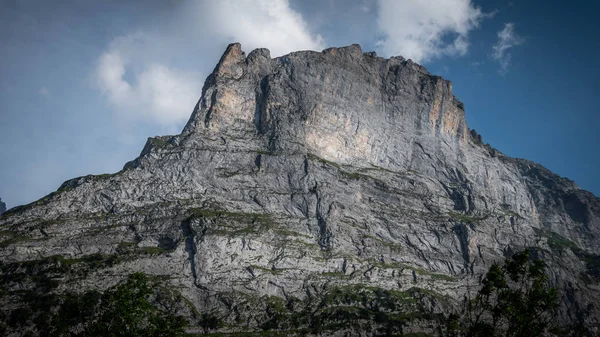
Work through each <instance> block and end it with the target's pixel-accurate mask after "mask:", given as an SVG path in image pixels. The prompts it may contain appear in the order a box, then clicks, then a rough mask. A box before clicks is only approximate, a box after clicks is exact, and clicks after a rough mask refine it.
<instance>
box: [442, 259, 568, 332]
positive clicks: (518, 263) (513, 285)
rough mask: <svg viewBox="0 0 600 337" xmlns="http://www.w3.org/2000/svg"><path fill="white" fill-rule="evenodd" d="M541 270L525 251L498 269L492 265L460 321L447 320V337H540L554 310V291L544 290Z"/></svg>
mask: <svg viewBox="0 0 600 337" xmlns="http://www.w3.org/2000/svg"><path fill="white" fill-rule="evenodd" d="M544 269H545V263H544V262H543V261H541V260H535V261H531V260H530V258H529V249H526V250H524V251H522V252H519V253H516V254H514V255H513V256H512V257H511V258H508V259H506V260H505V262H504V265H502V266H500V265H499V264H497V263H495V264H493V265H492V266H491V267H490V269H489V271H488V272H487V274H486V275H485V277H484V279H483V281H482V285H483V286H482V288H481V290H480V291H479V292H478V293H477V295H476V297H475V298H474V299H472V300H470V301H468V302H467V307H466V312H465V313H464V314H463V315H462V317H461V315H456V314H455V315H452V316H451V317H450V319H449V320H448V325H447V332H448V336H452V337H458V336H464V337H480V336H481V337H483V336H485V337H495V336H505V337H538V336H544V335H545V334H546V333H547V332H549V330H550V329H551V328H552V324H551V323H552V320H553V319H554V318H555V317H556V309H557V308H558V291H557V289H556V288H553V287H549V286H548V277H547V276H546V274H545V273H544Z"/></svg>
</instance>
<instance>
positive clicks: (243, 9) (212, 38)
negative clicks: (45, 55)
mask: <svg viewBox="0 0 600 337" xmlns="http://www.w3.org/2000/svg"><path fill="white" fill-rule="evenodd" d="M151 29H152V28H149V29H147V30H146V31H144V30H138V31H137V32H133V33H131V34H128V35H125V36H121V37H117V38H115V39H114V40H113V41H112V42H111V43H110V45H109V46H108V47H107V48H106V50H104V51H103V53H102V54H101V55H100V56H99V57H98V60H97V63H96V66H95V69H94V76H93V77H94V82H95V84H96V87H97V88H98V89H99V90H100V92H101V93H102V94H103V95H104V96H105V97H106V98H107V99H108V100H109V101H110V103H111V104H112V105H113V106H114V107H115V110H116V112H118V115H119V116H122V117H130V118H131V117H133V118H138V119H145V120H149V121H152V122H154V123H158V124H160V125H162V126H164V127H169V129H171V130H172V129H173V127H174V126H179V125H181V124H182V123H183V122H185V121H186V120H187V119H188V118H189V116H190V114H191V112H192V109H193V107H194V105H195V103H196V102H197V100H198V99H199V98H200V94H201V89H202V83H203V81H204V77H202V76H200V75H199V74H198V72H196V71H192V70H190V67H193V68H194V69H199V68H201V67H204V69H203V70H204V71H207V69H212V66H214V64H215V63H216V61H217V60H218V58H217V59H215V58H213V57H211V53H212V52H211V51H214V50H220V51H221V52H223V51H225V46H226V45H227V44H228V43H230V42H234V41H237V42H240V43H242V46H243V48H244V50H246V51H250V50H252V49H254V48H259V47H266V48H269V49H270V50H271V56H280V55H283V54H286V53H289V52H292V51H296V50H302V49H317V50H321V49H323V48H324V41H323V39H322V38H321V36H320V35H318V34H312V33H311V32H310V31H309V29H308V26H307V24H306V22H305V21H304V19H303V18H302V16H301V15H300V14H299V13H297V12H296V11H294V10H293V9H292V8H291V7H290V5H289V3H288V1H287V0H257V1H251V0H218V1H217V0H213V1H202V2H201V1H189V2H186V3H182V4H181V7H180V12H178V14H175V16H173V17H171V19H170V20H169V26H167V27H164V28H162V29H161V30H160V31H155V32H153V33H149V32H150V31H151ZM182 55H185V56H184V57H182ZM189 55H196V57H194V58H193V59H194V62H191V64H187V68H178V67H174V66H173V64H174V63H173V61H172V60H173V59H175V60H177V59H178V58H179V59H188V60H189V59H190V56H189ZM167 60H168V61H167ZM177 64H178V65H179V66H181V64H180V63H177Z"/></svg>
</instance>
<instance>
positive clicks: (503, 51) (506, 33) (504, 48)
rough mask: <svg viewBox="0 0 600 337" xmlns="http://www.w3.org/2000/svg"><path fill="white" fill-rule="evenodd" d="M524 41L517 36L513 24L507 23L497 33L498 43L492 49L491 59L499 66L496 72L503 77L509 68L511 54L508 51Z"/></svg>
mask: <svg viewBox="0 0 600 337" xmlns="http://www.w3.org/2000/svg"><path fill="white" fill-rule="evenodd" d="M523 42H524V39H523V38H521V37H520V36H519V35H517V32H516V31H515V24H514V23H512V22H508V23H506V24H504V28H503V29H502V30H501V31H499V32H498V42H496V44H494V46H493V47H492V50H493V52H492V59H494V60H495V61H496V62H498V63H499V64H500V69H499V70H498V72H499V73H500V74H501V75H505V74H506V73H507V72H508V68H509V67H510V62H511V59H512V54H511V53H510V49H511V48H513V47H515V46H518V45H520V44H522V43H523Z"/></svg>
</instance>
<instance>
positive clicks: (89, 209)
mask: <svg viewBox="0 0 600 337" xmlns="http://www.w3.org/2000/svg"><path fill="white" fill-rule="evenodd" d="M599 218H600V200H599V199H598V198H596V197H595V196H594V195H593V194H591V193H589V192H587V191H583V190H581V189H580V188H579V187H578V186H576V185H575V184H574V183H573V182H572V181H570V180H568V179H565V178H561V177H559V176H557V175H555V174H553V173H552V172H550V171H548V170H547V169H545V168H543V167H541V166H540V165H538V164H535V163H533V162H530V161H527V160H523V159H514V158H510V157H506V156H504V155H503V154H502V153H500V152H498V151H497V150H495V149H492V148H491V147H490V146H489V145H484V144H483V143H482V141H481V136H479V135H478V134H477V133H476V132H474V131H473V132H470V130H469V129H468V127H467V124H466V121H465V113H464V107H463V104H462V103H461V102H460V101H459V100H457V99H456V98H455V97H454V95H453V94H452V85H451V83H450V82H449V81H447V80H444V79H443V78H441V77H439V76H434V75H431V74H429V73H428V72H427V70H425V69H424V68H423V67H422V66H420V65H418V64H416V63H413V62H412V61H410V60H405V59H403V58H402V57H392V58H391V59H384V58H380V57H377V56H376V55H375V54H374V53H363V52H362V51H361V49H360V47H359V46H358V45H352V46H349V47H343V48H331V49H326V50H324V51H323V52H314V51H302V52H295V53H291V54H289V55H285V56H282V57H278V58H274V59H272V58H271V57H270V55H269V51H268V50H266V49H257V50H254V51H252V52H251V53H250V54H248V55H247V56H246V55H245V54H244V52H243V51H242V50H241V46H240V45H239V44H232V45H230V46H229V47H228V48H227V50H226V52H225V54H224V55H223V56H222V58H221V60H220V61H219V63H218V64H217V66H216V67H215V70H214V71H213V73H212V74H211V75H210V76H209V77H208V78H207V79H206V82H205V85H204V88H203V90H202V96H201V98H200V100H199V102H198V104H197V105H196V107H195V109H194V111H193V113H192V116H191V118H190V120H189V122H188V123H187V125H186V126H185V128H184V130H183V132H182V133H181V134H180V135H176V136H163V137H154V138H150V139H149V140H148V142H147V144H146V146H145V147H144V149H143V150H142V153H141V155H140V156H139V157H138V158H137V159H135V160H134V161H132V162H129V163H127V164H126V165H125V167H124V169H123V170H122V171H120V172H118V173H116V174H112V175H101V176H85V177H79V178H75V179H72V180H69V181H67V182H65V183H64V184H63V185H62V186H61V187H60V188H59V189H58V190H57V191H56V192H54V193H52V194H50V195H49V196H47V197H44V198H42V199H40V200H38V201H36V202H35V203H33V204H30V205H27V206H21V207H17V208H13V209H11V210H9V211H8V212H7V213H6V214H4V215H3V216H2V217H1V218H0V231H2V233H3V234H2V239H1V240H2V241H0V257H1V259H2V261H4V263H3V264H2V275H3V276H5V279H11V280H12V281H10V282H6V285H5V286H4V287H5V289H7V291H8V293H9V294H14V295H11V296H10V297H3V298H1V299H0V301H4V302H6V303H8V301H10V303H11V304H10V305H6V306H3V309H0V310H5V311H6V312H8V310H13V309H14V308H17V307H18V306H19V305H22V303H24V302H23V299H22V298H20V297H19V296H17V295H16V294H17V293H16V290H19V289H20V290H23V289H25V290H27V291H30V292H33V293H35V292H40V291H45V292H51V293H61V292H65V291H68V290H73V289H76V290H78V291H84V290H86V289H90V288H100V289H104V288H107V287H109V286H110V285H112V284H114V283H115V282H117V281H118V280H120V279H122V278H124V277H126V275H128V274H130V273H132V272H136V271H142V272H145V273H149V274H153V275H162V276H165V277H168V280H167V281H165V282H167V283H168V284H170V285H171V286H172V287H173V289H177V290H178V291H179V292H181V294H182V295H183V296H184V297H185V298H187V299H188V300H189V304H190V305H193V307H194V309H195V310H198V311H199V312H200V313H210V315H213V316H214V317H216V318H217V319H218V320H221V321H222V322H223V323H226V324H228V325H229V326H234V327H235V329H238V330H251V329H256V328H262V329H297V328H299V327H306V326H308V325H311V324H316V323H315V322H319V324H322V325H323V329H324V330H327V329H330V330H335V331H338V332H339V333H342V332H343V331H346V332H352V333H358V332H362V333H364V334H366V335H370V334H375V333H388V334H389V333H398V332H399V331H403V332H405V333H406V332H411V331H413V332H415V331H418V332H421V331H422V332H426V333H431V334H436V333H437V332H438V331H439V330H438V328H437V327H438V326H439V323H440V321H441V317H442V313H444V312H447V311H448V310H452V308H454V307H455V306H456V304H457V300H461V299H462V298H463V296H464V295H465V294H466V293H467V292H468V291H475V290H476V289H477V287H478V285H479V283H478V282H479V279H480V277H481V275H482V274H483V273H484V272H485V271H486V270H487V269H488V267H489V266H490V265H491V264H492V263H493V262H498V261H501V260H502V259H503V258H504V257H505V256H507V255H509V254H511V253H512V252H514V251H517V250H521V249H523V248H526V247H532V248H534V252H535V254H534V255H535V256H536V257H537V258H542V259H544V260H546V261H547V263H548V265H549V272H550V280H551V283H552V284H553V285H555V286H557V287H559V288H560V289H562V293H563V294H564V301H563V303H562V309H561V316H560V319H561V321H562V322H564V323H569V322H575V321H576V320H577V319H579V318H582V319H585V320H587V322H588V323H589V324H598V323H599V322H598V318H596V317H600V312H599V309H598V307H597V305H596V304H595V303H596V302H597V301H598V300H600V294H599V292H598V287H599V283H598V282H599V280H600V258H599V257H598V255H596V254H597V253H598V252H600V240H599V237H598V236H599V234H600V228H599V227H600V220H599ZM52 256H54V258H53V259H49V257H52ZM56 256H60V259H59V260H60V261H65V260H68V261H69V263H68V268H66V269H67V271H65V272H63V273H62V274H61V275H60V279H59V281H56V279H57V277H56V275H50V274H48V276H47V278H51V279H52V280H53V281H56V282H54V283H51V284H52V287H50V289H47V288H44V287H43V286H42V285H40V282H41V281H40V279H41V280H45V278H44V277H45V276H43V277H42V276H39V275H46V274H44V273H46V272H47V270H49V269H48V268H47V266H54V265H56V264H57V263H58V264H60V262H56V261H57V260H56V259H57V257H56ZM90 257H94V258H93V259H92V258H90ZM33 260H35V261H36V262H35V263H36V264H35V265H36V266H38V267H39V268H40V269H39V271H38V277H37V278H35V279H33V278H31V277H29V275H28V273H27V272H23V268H24V267H22V266H23V265H24V264H23V263H22V261H33ZM90 261H94V263H90ZM98 261H100V262H98ZM108 261H110V262H108ZM31 263H32V262H29V264H28V265H31ZM19 266H21V267H19ZM44 266H46V267H44ZM19 268H21V269H19ZM44 268H46V269H44ZM10 275H12V276H11V277H9V276H10ZM44 284H45V283H44ZM383 290H389V291H387V292H384V291H383ZM348 294H354V295H356V294H361V296H363V298H362V299H357V298H355V297H348V296H349V295H348ZM381 294H385V296H384V295H381ZM382 296H383V297H382ZM348 298H352V300H349V299H348ZM19 303H21V304H19ZM319 303H320V304H319ZM323 303H325V304H323ZM390 303H393V306H392V307H389V305H390ZM340 308H346V309H343V310H350V309H347V308H354V309H352V310H354V311H352V310H350V311H351V312H347V311H343V310H342V309H340ZM381 308H385V310H387V311H386V312H390V313H393V314H394V315H396V316H393V317H395V318H394V319H392V318H391V317H392V316H390V317H388V316H386V317H387V318H386V320H384V321H381V320H379V321H377V320H373V319H372V316H369V314H368V313H369V312H370V313H373V312H375V311H377V310H381ZM390 308H391V309H390ZM308 309H310V310H308ZM356 310H358V311H356ZM365 310H366V311H365ZM358 312H360V313H361V314H360V315H359V314H358ZM365 313H367V314H365ZM336 315H337V316H336ZM344 315H345V316H348V315H350V316H351V317H353V322H354V323H353V324H348V325H344V326H342V327H340V326H339V322H340V318H339V317H341V316H344ZM352 315H354V316H352ZM356 315H358V316H356ZM361 315H362V316H361ZM345 316H344V317H345ZM199 317H200V316H194V315H191V316H190V318H191V319H192V321H193V324H194V325H196V326H199V328H198V329H200V328H201V327H204V330H209V329H210V327H207V325H206V324H205V323H206V322H205V321H203V320H202V319H200V318H199ZM292 317H294V318H295V319H296V320H293V319H292ZM398 317H402V318H401V319H399V318H398ZM392 321H393V322H396V323H397V322H400V321H401V324H398V326H396V325H394V324H396V323H394V324H392V323H390V322H392ZM291 322H292V323H291ZM336 322H337V323H336ZM28 324H31V325H33V323H31V322H30V323H28ZM336 324H338V325H337V326H336ZM400 326H401V327H400ZM385 329H392V330H385ZM394 329H395V330H394Z"/></svg>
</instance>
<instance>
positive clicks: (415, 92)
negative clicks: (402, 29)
mask: <svg viewBox="0 0 600 337" xmlns="http://www.w3.org/2000/svg"><path fill="white" fill-rule="evenodd" d="M468 131H469V130H468V127H467V123H466V120H465V114H464V107H463V104H462V103H461V102H460V101H458V100H457V99H456V98H455V97H454V95H453V94H452V84H451V83H450V82H449V81H447V80H444V79H443V78H442V77H439V76H434V75H431V74H429V72H427V70H425V68H423V67H422V66H419V65H417V64H416V63H413V62H412V61H410V60H405V59H404V58H402V57H392V58H390V59H385V58H381V57H377V56H376V55H375V54H374V53H372V52H371V53H363V52H362V50H361V48H360V46H359V45H351V46H348V47H342V48H329V49H325V50H324V51H322V52H314V51H300V52H294V53H290V54H288V55H284V56H281V57H277V58H273V59H272V58H271V57H270V53H269V51H268V50H267V49H257V50H254V51H252V52H251V53H250V54H249V55H248V56H247V57H246V56H245V53H244V52H243V51H242V49H241V46H240V44H238V43H235V44H231V45H229V46H228V47H227V50H226V51H225V53H224V54H223V56H222V57H221V60H220V61H219V63H218V64H217V66H216V67H215V70H214V71H213V73H212V74H211V75H210V76H209V77H208V79H207V81H206V83H205V85H204V88H203V90H202V97H201V98H200V101H199V103H198V105H197V107H196V109H195V110H194V113H193V115H192V118H191V119H190V121H189V122H188V124H187V125H186V127H185V130H184V134H187V135H192V134H196V135H213V136H214V135H216V134H220V135H227V136H230V137H231V138H235V139H244V140H245V142H246V141H248V140H250V141H251V144H253V145H254V146H256V147H257V148H261V149H263V150H269V151H292V152H305V153H306V152H311V153H315V154H317V155H319V156H322V157H323V158H326V159H328V160H332V161H335V162H339V163H353V164H358V165H370V164H372V165H381V166H383V167H386V168H390V169H392V168H397V169H400V168H402V169H410V168H411V161H410V159H409V157H410V155H411V150H410V149H411V147H412V146H414V144H416V143H418V144H421V145H423V144H427V147H429V146H432V147H436V148H439V147H445V146H447V147H449V148H450V149H451V151H452V152H454V153H456V154H457V155H458V154H459V153H460V152H461V151H462V150H463V148H464V146H466V143H467V141H468V139H469V137H468V134H469V133H468ZM192 138H194V137H192ZM249 145H250V144H248V143H247V142H246V143H245V144H244V146H249Z"/></svg>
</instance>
